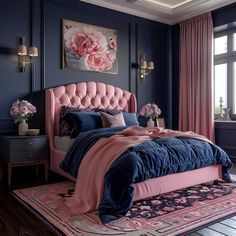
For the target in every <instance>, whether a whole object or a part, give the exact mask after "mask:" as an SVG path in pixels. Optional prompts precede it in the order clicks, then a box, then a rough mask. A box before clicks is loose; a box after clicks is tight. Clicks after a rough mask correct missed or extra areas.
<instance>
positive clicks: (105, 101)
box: [45, 82, 137, 145]
mask: <svg viewBox="0 0 236 236" xmlns="http://www.w3.org/2000/svg"><path fill="white" fill-rule="evenodd" d="M63 105H66V106H76V107H81V108H86V107H88V108H103V109H118V110H123V111H128V112H136V109H137V108H136V97H135V95H134V94H132V93H130V92H128V91H126V90H122V89H121V88H118V87H114V86H113V85H110V84H104V83H99V82H80V83H77V84H68V85H65V86H58V87H55V88H50V89H47V90H46V98H45V106H46V112H45V113H46V133H47V134H48V135H49V141H50V139H51V138H52V137H51V136H54V134H55V135H56V134H57V132H58V129H59V116H60V111H61V107H62V106H63ZM50 142H51V141H50ZM50 145H51V144H50Z"/></svg>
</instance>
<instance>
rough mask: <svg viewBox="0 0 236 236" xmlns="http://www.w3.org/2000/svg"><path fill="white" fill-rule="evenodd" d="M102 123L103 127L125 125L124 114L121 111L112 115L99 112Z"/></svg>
mask: <svg viewBox="0 0 236 236" xmlns="http://www.w3.org/2000/svg"><path fill="white" fill-rule="evenodd" d="M100 114H101V119H102V125H103V127H104V128H106V127H116V126H125V120H124V115H123V113H122V112H119V113H117V114H114V115H110V114H108V113H104V112H100Z"/></svg>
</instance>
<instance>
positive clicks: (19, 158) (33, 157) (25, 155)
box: [9, 149, 47, 163]
mask: <svg viewBox="0 0 236 236" xmlns="http://www.w3.org/2000/svg"><path fill="white" fill-rule="evenodd" d="M45 159H47V150H46V149H45V151H44V150H41V151H38V152H37V151H25V152H13V151H12V152H10V153H9V162H12V163H15V162H29V161H38V160H45Z"/></svg>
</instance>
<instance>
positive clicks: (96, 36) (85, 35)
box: [65, 27, 107, 57]
mask: <svg viewBox="0 0 236 236" xmlns="http://www.w3.org/2000/svg"><path fill="white" fill-rule="evenodd" d="M65 41H66V42H65V43H66V47H67V48H68V49H69V50H70V51H71V53H73V54H75V55H78V56H80V57H82V56H85V55H87V54H91V53H95V52H100V51H103V52H106V51H107V40H106V37H105V36H104V35H103V34H102V33H101V32H99V31H96V30H94V29H93V28H91V27H84V28H70V29H69V30H68V31H67V32H66V33H65Z"/></svg>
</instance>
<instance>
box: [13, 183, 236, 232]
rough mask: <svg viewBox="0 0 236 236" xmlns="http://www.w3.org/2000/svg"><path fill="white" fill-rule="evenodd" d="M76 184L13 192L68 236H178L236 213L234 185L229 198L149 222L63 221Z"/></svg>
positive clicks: (125, 219) (82, 217)
mask: <svg viewBox="0 0 236 236" xmlns="http://www.w3.org/2000/svg"><path fill="white" fill-rule="evenodd" d="M74 185H75V183H74V182H69V181H68V182H63V183H57V184H51V185H44V186H39V187H33V188H28V189H19V190H14V191H13V192H14V196H16V198H17V199H20V201H23V202H24V203H25V204H26V205H28V206H30V207H32V208H33V209H34V210H36V212H38V213H39V214H40V215H41V216H42V217H43V218H45V219H46V220H48V222H49V223H50V224H52V225H53V226H54V227H56V228H57V229H59V230H60V231H62V232H63V233H64V234H65V235H68V236H72V235H73V236H75V235H80V236H82V235H84V236H85V235H88V236H89V235H90V236H91V235H130V236H131V235H135V236H138V235H142V234H148V233H149V234H151V235H158V236H174V235H176V234H181V233H184V232H186V231H189V230H192V229H194V228H197V227H199V226H202V225H205V224H207V223H210V222H212V221H215V220H218V219H220V218H224V217H225V216H228V215H232V214H234V213H236V188H234V186H235V185H234V184H227V183H224V185H225V186H231V187H230V188H231V189H232V192H231V193H230V194H228V195H225V196H223V197H218V198H215V199H212V200H204V201H202V202H201V201H196V202H195V203H194V204H193V206H189V207H186V208H184V209H180V210H175V211H173V212H170V213H167V214H164V215H161V216H158V217H153V218H150V219H148V220H146V219H143V218H134V217H133V218H128V217H123V218H121V219H119V220H117V221H113V222H111V223H109V224H106V225H102V224H96V223H95V221H94V220H93V217H91V216H94V214H83V215H78V216H75V217H71V218H69V219H68V220H67V221H63V220H62V219H60V218H59V217H58V212H59V211H60V210H61V205H63V201H64V198H66V197H71V195H70V192H71V191H73V189H74ZM68 190H69V191H68ZM72 194H73V193H72ZM62 195H63V196H62ZM166 195H168V194H166ZM42 199H43V201H42ZM212 212H214V214H213V213H212Z"/></svg>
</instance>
